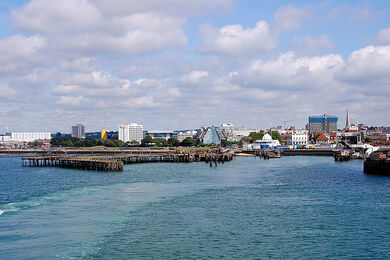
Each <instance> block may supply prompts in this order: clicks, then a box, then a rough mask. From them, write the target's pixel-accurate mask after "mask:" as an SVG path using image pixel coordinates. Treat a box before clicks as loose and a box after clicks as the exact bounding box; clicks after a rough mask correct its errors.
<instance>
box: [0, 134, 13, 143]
mask: <svg viewBox="0 0 390 260" xmlns="http://www.w3.org/2000/svg"><path fill="white" fill-rule="evenodd" d="M9 141H11V134H5V135H0V142H9Z"/></svg>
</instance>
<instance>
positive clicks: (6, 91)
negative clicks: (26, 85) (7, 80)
mask: <svg viewBox="0 0 390 260" xmlns="http://www.w3.org/2000/svg"><path fill="white" fill-rule="evenodd" d="M16 93H17V91H16V90H15V89H12V88H10V87H9V86H5V85H0V98H8V97H13V96H15V95H16Z"/></svg>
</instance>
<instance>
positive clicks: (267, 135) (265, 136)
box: [261, 133, 272, 141]
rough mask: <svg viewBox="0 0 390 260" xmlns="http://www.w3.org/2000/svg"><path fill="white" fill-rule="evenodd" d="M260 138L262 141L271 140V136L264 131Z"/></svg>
mask: <svg viewBox="0 0 390 260" xmlns="http://www.w3.org/2000/svg"><path fill="white" fill-rule="evenodd" d="M261 140H263V141H272V137H271V136H270V135H269V134H268V133H266V134H265V135H264V136H263V138H262V139H261Z"/></svg>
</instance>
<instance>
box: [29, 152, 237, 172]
mask: <svg viewBox="0 0 390 260" xmlns="http://www.w3.org/2000/svg"><path fill="white" fill-rule="evenodd" d="M233 158H234V152H232V151H225V152H221V151H213V152H180V153H175V154H174V153H161V154H147V153H145V154H117V155H113V154H110V155H99V156H96V155H93V156H39V157H23V158H22V165H23V166H33V167H60V168H71V169H82V170H95V171H123V165H124V164H130V163H148V162H176V163H179V162H186V163H190V162H200V161H205V162H206V163H210V166H212V165H213V163H214V164H215V166H217V163H224V162H225V161H230V160H232V159H233Z"/></svg>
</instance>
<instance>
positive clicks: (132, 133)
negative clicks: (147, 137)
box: [118, 123, 144, 142]
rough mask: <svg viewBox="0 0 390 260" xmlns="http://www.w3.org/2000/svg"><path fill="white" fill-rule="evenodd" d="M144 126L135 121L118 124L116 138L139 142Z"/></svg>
mask: <svg viewBox="0 0 390 260" xmlns="http://www.w3.org/2000/svg"><path fill="white" fill-rule="evenodd" d="M143 131H144V126H143V125H140V124H137V123H130V124H122V125H119V126H118V139H119V140H122V141H123V142H131V141H137V142H141V140H142V138H143Z"/></svg>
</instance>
